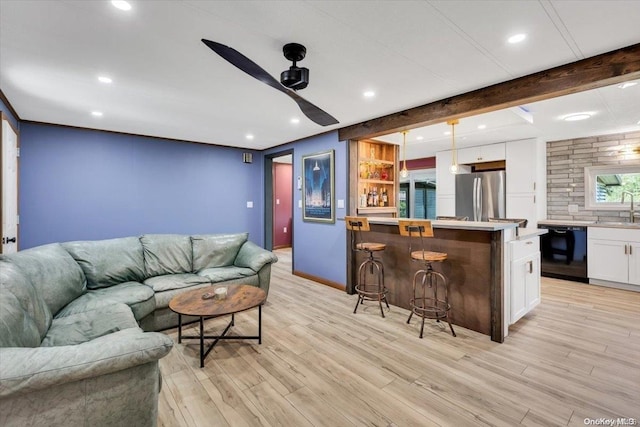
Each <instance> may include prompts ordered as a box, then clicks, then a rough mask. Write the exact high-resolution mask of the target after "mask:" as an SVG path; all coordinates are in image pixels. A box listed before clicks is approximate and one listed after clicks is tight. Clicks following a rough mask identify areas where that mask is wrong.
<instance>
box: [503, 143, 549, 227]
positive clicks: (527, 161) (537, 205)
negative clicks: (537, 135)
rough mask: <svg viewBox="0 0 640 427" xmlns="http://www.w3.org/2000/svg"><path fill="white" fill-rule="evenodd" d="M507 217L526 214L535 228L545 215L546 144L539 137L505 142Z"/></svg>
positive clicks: (530, 225)
mask: <svg viewBox="0 0 640 427" xmlns="http://www.w3.org/2000/svg"><path fill="white" fill-rule="evenodd" d="M505 163H506V168H505V169H506V176H507V178H506V181H507V191H506V209H507V217H508V218H526V219H527V220H528V221H529V224H528V227H532V228H536V227H537V223H538V220H540V219H544V218H546V214H547V213H546V210H547V203H546V145H545V142H544V141H542V140H538V139H523V140H519V141H509V142H507V144H506V162H505Z"/></svg>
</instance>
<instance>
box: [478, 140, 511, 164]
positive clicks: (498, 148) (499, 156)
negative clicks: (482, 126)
mask: <svg viewBox="0 0 640 427" xmlns="http://www.w3.org/2000/svg"><path fill="white" fill-rule="evenodd" d="M505 156H506V152H505V143H504V142H501V143H499V144H489V145H482V146H481V147H480V158H479V159H478V161H479V162H494V161H496V160H504V159H505Z"/></svg>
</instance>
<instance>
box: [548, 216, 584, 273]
mask: <svg viewBox="0 0 640 427" xmlns="http://www.w3.org/2000/svg"><path fill="white" fill-rule="evenodd" d="M538 228H543V229H546V230H549V232H548V233H547V234H543V235H542V236H540V246H541V247H540V251H541V253H542V262H541V268H540V269H541V275H542V276H545V277H554V278H556V279H565V280H574V281H577V282H584V283H588V282H589V278H588V277H587V227H581V226H573V225H539V226H538Z"/></svg>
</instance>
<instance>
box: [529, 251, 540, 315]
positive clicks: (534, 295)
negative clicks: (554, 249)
mask: <svg viewBox="0 0 640 427" xmlns="http://www.w3.org/2000/svg"><path fill="white" fill-rule="evenodd" d="M525 267H526V268H527V270H526V271H525V274H526V275H527V280H526V282H525V294H526V304H527V311H530V310H531V309H533V307H535V306H536V305H538V304H540V252H537V253H536V254H535V255H533V256H531V257H530V258H529V259H528V260H527V262H526V264H525Z"/></svg>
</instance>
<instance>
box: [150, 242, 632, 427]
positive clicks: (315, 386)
mask: <svg viewBox="0 0 640 427" xmlns="http://www.w3.org/2000/svg"><path fill="white" fill-rule="evenodd" d="M276 253H277V255H278V257H279V259H280V260H279V262H278V263H277V264H275V265H274V266H273V270H272V278H271V289H270V291H269V297H268V300H267V303H266V304H265V306H264V307H263V319H262V320H263V323H262V326H263V340H262V345H258V344H257V342H255V341H231V340H229V341H226V342H222V343H219V344H218V345H217V346H216V348H215V349H214V350H213V351H212V352H211V353H210V354H209V356H208V358H207V360H206V361H205V367H204V368H203V369H201V368H199V358H198V357H199V356H198V346H197V344H196V343H197V341H187V342H183V343H182V344H177V330H175V329H171V330H168V331H166V333H168V334H169V335H170V336H171V337H173V338H174V340H176V345H175V347H174V349H173V350H172V351H171V353H170V354H169V355H168V356H167V357H165V358H164V359H162V360H161V361H160V366H161V369H162V374H163V385H162V391H161V393H160V399H159V417H158V425H160V426H232V427H236V426H295V427H298V426H332V427H334V426H364V425H366V426H456V427H457V426H478V425H488V426H490V425H495V426H515V425H526V426H566V425H568V426H583V425H585V421H584V420H585V418H591V419H600V418H607V419H610V418H611V419H614V420H617V419H618V418H622V417H626V418H629V417H631V418H635V420H636V423H638V422H640V293H635V292H630V291H623V290H616V289H609V288H604V287H597V286H590V285H585V284H579V283H574V282H567V281H561V280H552V279H545V278H543V283H542V303H541V304H540V305H539V306H538V307H537V308H536V309H534V310H533V312H532V313H529V314H528V315H527V316H525V317H524V318H523V319H521V320H520V321H519V322H518V323H517V324H516V325H514V326H512V327H511V328H510V333H509V337H508V338H507V339H506V341H505V342H504V343H503V344H497V343H494V342H491V341H490V339H489V337H488V336H485V335H481V334H479V333H476V332H473V331H469V330H466V329H463V328H460V327H456V333H457V335H458V337H457V338H454V337H452V336H451V334H450V332H449V331H448V328H445V327H444V326H443V325H439V324H436V323H432V322H429V321H427V322H428V323H427V324H426V325H425V336H424V338H423V339H419V338H418V332H419V322H418V321H417V320H412V324H411V325H407V324H406V323H405V322H406V319H407V316H408V311H406V310H403V309H400V308H397V307H394V306H392V307H391V309H390V310H389V311H386V312H385V315H386V316H387V317H386V318H385V319H383V318H382V317H381V316H380V311H379V308H378V307H377V306H376V305H375V304H374V303H371V302H368V303H365V305H364V306H361V308H359V309H358V313H357V314H355V315H354V314H352V311H353V307H354V305H355V302H356V297H355V296H353V295H347V294H346V293H344V292H343V291H339V290H336V289H333V288H330V287H327V286H324V285H320V284H317V283H315V282H313V281H310V280H306V279H303V278H299V277H296V276H293V275H292V274H291V273H290V271H291V251H290V250H286V249H285V250H278V251H276ZM226 322H227V319H213V320H209V321H208V322H207V323H206V325H205V326H206V327H207V329H208V330H213V331H216V330H219V329H220V328H222V327H224V325H226ZM190 328H194V331H196V330H197V329H195V328H197V324H194V325H192V326H190ZM234 331H235V332H236V333H241V334H255V333H256V331H257V311H256V310H251V311H248V312H245V313H241V314H239V315H237V316H236V326H235V327H234ZM614 425H615V424H614Z"/></svg>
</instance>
